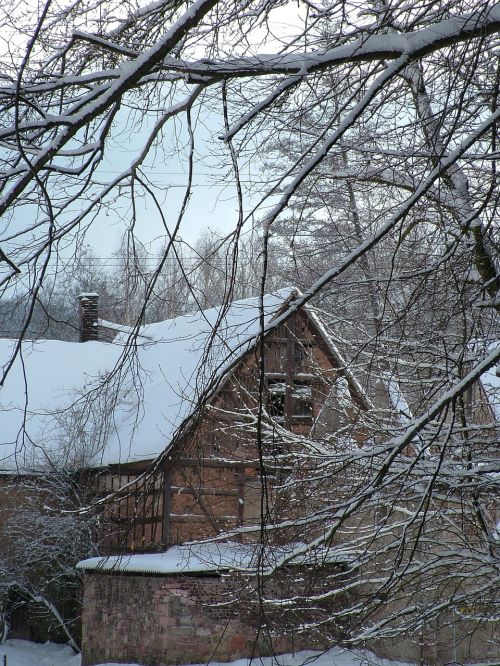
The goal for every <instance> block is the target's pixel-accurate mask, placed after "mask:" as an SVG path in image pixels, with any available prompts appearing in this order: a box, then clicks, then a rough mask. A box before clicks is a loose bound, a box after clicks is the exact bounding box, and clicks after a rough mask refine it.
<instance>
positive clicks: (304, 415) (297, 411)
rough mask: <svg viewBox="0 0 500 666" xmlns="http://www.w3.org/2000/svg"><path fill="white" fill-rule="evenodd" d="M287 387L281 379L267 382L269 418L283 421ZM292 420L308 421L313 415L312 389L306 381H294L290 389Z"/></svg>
mask: <svg viewBox="0 0 500 666" xmlns="http://www.w3.org/2000/svg"><path fill="white" fill-rule="evenodd" d="M286 389H287V385H286V382H284V381H283V380H282V379H268V381H267V393H268V395H267V411H268V413H269V416H273V417H274V418H277V419H283V418H284V416H285V413H286ZM291 397H292V411H291V416H292V418H294V419H295V418H297V419H310V418H312V414H313V407H312V388H311V384H310V382H308V381H304V380H300V381H299V380H295V381H294V382H293V384H292V387H291Z"/></svg>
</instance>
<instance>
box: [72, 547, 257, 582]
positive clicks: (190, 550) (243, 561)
mask: <svg viewBox="0 0 500 666" xmlns="http://www.w3.org/2000/svg"><path fill="white" fill-rule="evenodd" d="M255 554H256V546H255V545H251V544H246V545H244V544H239V543H234V542H227V543H206V544H192V545H183V546H173V547H172V548H169V549H168V550H167V551H165V552H164V553H152V554H147V555H112V556H110V557H91V558H90V559H88V560H83V561H82V562H79V563H78V564H77V569H81V570H83V571H102V572H116V573H152V574H164V575H168V574H171V575H172V574H178V573H183V574H187V573H216V572H218V571H227V570H229V569H248V568H249V567H250V566H251V564H252V562H253V558H254V555H255Z"/></svg>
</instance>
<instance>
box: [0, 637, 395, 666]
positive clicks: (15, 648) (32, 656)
mask: <svg viewBox="0 0 500 666" xmlns="http://www.w3.org/2000/svg"><path fill="white" fill-rule="evenodd" d="M4 655H5V656H6V657H7V666H80V655H76V654H74V653H73V650H72V649H71V648H70V647H68V646H66V645H56V644H55V643H45V644H44V645H42V644H40V643H30V642H29V641H21V640H11V641H7V642H6V643H5V644H4V645H0V664H1V665H2V666H3V664H4V661H3V657H4ZM308 663H312V664H315V666H405V665H404V664H401V663H400V662H396V661H387V660H385V659H378V658H377V657H375V656H374V655H373V654H372V653H371V652H367V651H365V650H359V651H356V652H352V651H347V650H341V649H339V648H333V649H332V650H328V652H325V653H324V654H321V653H319V652H311V651H308V652H298V653H297V654H296V655H294V656H293V655H291V654H284V655H281V656H279V657H277V658H276V659H273V658H271V657H265V658H263V659H254V660H253V661H252V662H250V661H249V660H248V659H238V660H237V661H233V662H231V663H230V664H224V665H222V664H220V663H219V662H212V663H211V666H302V664H308ZM106 666H136V665H133V664H129V665H127V664H106ZM195 666H204V665H202V664H196V665H195Z"/></svg>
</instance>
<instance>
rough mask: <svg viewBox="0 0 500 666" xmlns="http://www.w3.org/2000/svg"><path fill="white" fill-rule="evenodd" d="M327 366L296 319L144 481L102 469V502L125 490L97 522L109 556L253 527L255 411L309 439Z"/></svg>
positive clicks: (242, 368)
mask: <svg viewBox="0 0 500 666" xmlns="http://www.w3.org/2000/svg"><path fill="white" fill-rule="evenodd" d="M334 363H335V360H334V359H333V358H332V355H331V354H329V351H328V349H327V348H326V346H325V343H324V340H323V338H322V336H320V335H319V332H318V331H316V330H315V328H314V324H313V323H312V322H311V321H310V320H309V318H308V317H307V316H305V315H303V314H298V315H296V316H295V317H294V318H293V319H292V320H291V321H290V322H288V323H287V324H286V325H282V326H280V327H279V328H278V329H277V330H276V331H274V332H273V333H272V334H271V335H269V336H268V337H267V338H266V340H265V351H264V360H263V363H262V361H261V358H260V353H259V348H257V349H256V350H253V351H251V352H249V353H247V354H246V356H245V357H244V358H243V359H242V361H241V363H240V364H239V366H238V367H237V368H236V369H235V370H234V371H233V373H232V374H231V376H229V377H228V378H227V379H226V381H225V383H224V384H223V386H222V387H221V388H220V389H219V391H218V392H217V394H216V396H215V397H214V398H213V399H212V401H211V404H210V405H209V406H208V407H206V408H205V410H204V414H203V417H202V418H201V420H200V422H199V423H198V425H197V427H196V429H195V430H194V432H192V433H191V435H190V436H189V438H186V439H185V440H184V442H183V443H182V446H180V447H179V449H178V450H177V451H175V452H173V454H172V455H173V457H172V460H171V461H169V462H168V463H167V464H166V465H165V467H164V468H163V469H161V470H159V471H157V472H156V473H155V474H153V475H151V476H148V472H147V469H148V464H147V463H143V464H142V465H137V464H135V465H124V466H122V467H121V468H116V469H107V470H103V471H102V472H101V473H100V474H99V475H98V476H97V477H96V487H97V492H98V493H99V494H100V495H101V496H104V495H109V494H110V493H113V492H114V491H116V490H118V488H124V487H125V488H124V490H122V491H121V492H120V497H121V499H119V500H118V501H115V502H113V503H111V504H109V505H108V508H107V509H106V510H105V511H104V514H103V519H102V524H103V531H104V532H105V533H106V534H107V537H106V538H107V544H106V546H107V549H108V550H109V551H123V550H131V551H141V550H158V549H162V548H164V547H165V546H168V545H170V544H175V543H183V542H185V541H188V540H190V539H200V538H205V537H209V536H213V535H215V534H217V533H220V532H227V531H230V530H232V529H234V528H238V527H241V526H243V525H246V526H248V525H250V524H258V523H259V518H260V512H261V506H260V496H261V487H260V466H261V460H260V459H259V454H258V451H257V446H256V435H255V420H256V418H257V414H258V411H259V405H260V403H261V406H262V408H263V410H264V413H267V415H268V416H269V417H271V418H272V419H273V420H274V421H276V422H277V423H279V424H281V425H283V426H284V427H285V428H286V429H288V430H292V431H295V432H297V433H301V434H306V433H308V432H309V431H310V429H311V426H312V424H313V422H314V421H315V419H316V418H317V416H318V414H319V412H320V410H321V409H322V406H323V403H324V401H325V398H326V396H327V394H328V392H329V390H330V387H331V382H332V380H334V379H335V377H336V373H337V368H335V367H334ZM262 369H263V370H264V377H263V380H262V383H261V371H262ZM261 386H262V389H263V390H262V396H261V395H260V388H261ZM264 418H267V417H266V416H265V417H264ZM268 445H269V446H271V447H272V446H273V444H272V443H271V444H269V443H268ZM277 446H278V445H277ZM269 476H270V477H271V478H272V474H270V475H269Z"/></svg>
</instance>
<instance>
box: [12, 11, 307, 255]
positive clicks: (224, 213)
mask: <svg viewBox="0 0 500 666" xmlns="http://www.w3.org/2000/svg"><path fill="white" fill-rule="evenodd" d="M144 4H146V3H144ZM29 5H32V6H36V7H38V10H39V11H40V9H41V7H42V6H43V3H40V2H38V1H37V0H28V2H26V3H24V4H21V5H17V6H18V8H21V9H23V8H24V9H26V8H27V7H28V6H29ZM4 9H5V6H4ZM0 11H1V10H0ZM300 24H301V21H300V12H299V9H298V3H297V2H296V1H295V2H290V3H289V4H288V5H287V7H282V8H279V9H278V10H276V11H275V12H274V20H273V21H271V23H270V28H271V32H272V33H274V34H275V35H276V37H277V40H276V41H273V40H272V39H269V38H268V39H267V41H266V43H265V50H266V51H268V52H269V51H275V50H278V49H279V48H280V46H281V45H280V41H279V38H280V37H281V36H283V35H285V34H289V33H290V31H291V30H293V31H294V32H296V31H297V30H298V29H299V26H300ZM5 35H6V32H5V31H4V32H3V34H2V38H0V54H1V55H2V56H3V57H5V56H6V55H7V57H10V56H9V55H8V53H11V54H16V55H17V56H19V55H20V54H21V53H23V52H24V48H23V47H22V45H23V44H26V36H24V35H19V34H17V35H9V37H8V38H7V37H6V36H5ZM261 40H262V35H260V34H256V35H255V43H256V44H257V43H258V42H259V41H261ZM205 122H206V124H207V125H208V126H209V129H208V130H206V131H202V132H199V133H198V135H199V139H198V143H197V150H198V151H199V155H200V158H201V159H198V160H197V162H196V164H195V176H194V181H193V196H192V198H191V200H190V204H189V208H188V211H187V214H186V216H185V219H184V221H183V224H182V226H181V230H180V235H181V237H182V238H183V239H184V240H186V241H187V242H188V243H193V242H194V241H195V240H196V239H197V238H198V237H199V236H200V234H202V233H203V232H204V231H206V230H207V229H212V230H217V231H219V232H224V233H225V232H228V231H230V230H231V229H232V228H234V225H235V222H236V219H237V215H238V210H237V201H236V196H235V188H234V185H233V184H231V183H230V182H228V183H226V184H224V183H218V184H215V180H216V179H217V176H218V175H219V174H218V173H217V171H218V168H217V164H216V160H215V159H214V157H213V154H212V152H211V151H212V148H211V146H210V145H209V138H210V136H209V135H210V133H213V136H214V137H216V136H218V135H219V134H220V133H221V123H222V117H221V116H219V117H208V118H206V119H205ZM172 131H173V130H172ZM183 132H184V136H183V134H182V133H181V136H180V138H181V141H183V142H184V141H185V138H186V137H185V130H183ZM135 136H136V137H137V139H136V141H132V142H130V140H129V139H128V140H127V143H126V144H122V145H116V146H115V147H114V148H113V150H111V151H110V152H109V153H108V155H107V158H106V161H105V163H104V164H103V165H102V168H101V169H100V173H101V174H102V176H103V178H105V179H107V178H110V179H111V178H113V177H114V176H116V175H118V173H119V172H120V171H121V170H122V169H123V168H124V167H126V166H127V165H128V164H130V163H131V162H132V160H133V158H134V156H135V154H136V153H137V151H138V150H139V148H140V147H141V145H142V141H141V135H139V134H136V135H135ZM185 169H186V167H185V165H184V164H183V163H182V160H181V159H178V158H177V159H176V157H175V156H174V157H172V158H171V159H169V160H168V162H162V160H161V159H157V160H156V161H155V162H152V161H151V160H150V167H149V169H146V171H147V173H148V175H150V178H151V180H152V181H153V182H158V183H165V182H168V185H169V189H168V198H167V200H165V201H163V202H162V204H163V210H164V214H165V215H166V217H167V222H168V223H170V224H173V222H174V220H175V217H176V214H177V212H178V210H179V209H180V206H181V202H182V198H183V196H184V192H185V189H184V188H185V184H186V181H187V174H186V173H185ZM258 171H259V162H258V161H257V162H254V164H253V165H251V166H250V173H248V172H247V173H243V174H242V178H243V180H244V181H246V182H247V183H249V182H251V181H253V180H256V179H258V178H259V174H258ZM256 200H257V197H256V196H253V197H252V198H251V199H250V200H248V201H247V204H248V208H251V205H252V204H253V203H254V202H255V201H256ZM124 204H125V205H124V207H123V209H122V211H119V207H118V208H117V207H116V206H115V207H112V208H111V209H110V210H109V211H108V212H107V213H106V214H104V213H103V214H101V215H99V217H98V218H97V220H95V222H94V223H93V225H92V228H91V230H90V231H89V232H88V235H87V239H86V240H87V242H89V243H90V244H91V245H92V247H93V249H94V251H95V253H96V254H97V255H98V256H105V257H108V256H110V255H111V254H112V253H113V252H114V251H116V250H117V248H118V246H119V242H120V238H121V235H122V233H123V229H124V225H123V222H120V221H119V213H121V214H122V215H123V217H124V218H125V219H126V218H127V217H128V218H130V213H129V212H127V209H128V202H124ZM245 212H248V209H247V210H246V211H245ZM26 214H27V213H26V212H25V211H24V212H21V213H19V216H17V215H16V216H15V217H14V220H13V223H14V224H15V221H16V219H17V220H19V223H20V224H22V225H23V226H24V224H25V222H26V220H25V219H23V218H25V216H26ZM135 229H136V233H137V235H138V237H139V238H140V240H141V241H142V242H143V243H145V244H146V245H148V244H151V249H154V246H155V244H156V241H157V239H158V238H160V237H163V236H164V233H165V232H164V229H163V226H162V224H161V221H160V216H159V215H158V212H157V211H156V210H155V208H154V206H153V205H152V203H151V202H149V203H146V204H145V203H144V202H140V201H139V202H138V206H137V225H136V227H135Z"/></svg>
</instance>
